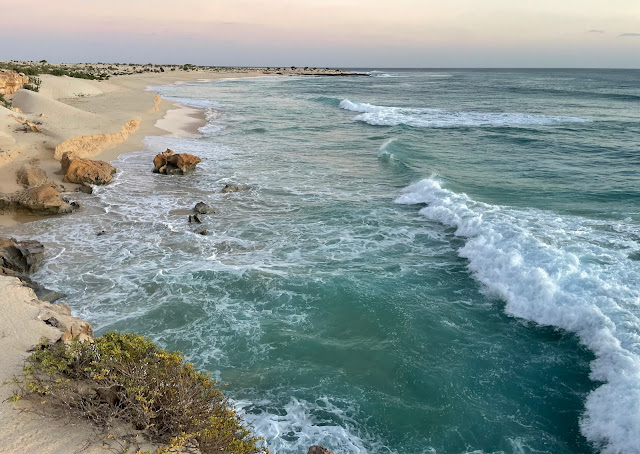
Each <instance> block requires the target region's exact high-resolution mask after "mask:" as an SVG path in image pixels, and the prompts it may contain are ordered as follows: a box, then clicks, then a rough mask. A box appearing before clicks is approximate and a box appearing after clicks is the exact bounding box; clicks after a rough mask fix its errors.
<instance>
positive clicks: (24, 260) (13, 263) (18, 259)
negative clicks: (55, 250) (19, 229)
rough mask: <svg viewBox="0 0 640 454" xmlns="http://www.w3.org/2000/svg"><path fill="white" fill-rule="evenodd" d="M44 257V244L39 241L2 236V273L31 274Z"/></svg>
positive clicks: (0, 246)
mask: <svg viewBox="0 0 640 454" xmlns="http://www.w3.org/2000/svg"><path fill="white" fill-rule="evenodd" d="M43 259H44V246H43V245H42V243H40V242H39V241H16V240H15V239H13V238H4V237H0V268H4V269H5V270H8V272H6V271H2V272H0V274H8V275H10V276H11V275H14V274H31V273H33V272H34V271H36V270H37V269H38V268H39V267H40V265H42V261H43Z"/></svg>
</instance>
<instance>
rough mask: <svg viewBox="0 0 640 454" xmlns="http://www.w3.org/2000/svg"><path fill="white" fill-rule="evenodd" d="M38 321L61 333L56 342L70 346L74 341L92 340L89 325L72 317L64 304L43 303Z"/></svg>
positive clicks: (68, 308) (91, 329) (91, 330)
mask: <svg viewBox="0 0 640 454" xmlns="http://www.w3.org/2000/svg"><path fill="white" fill-rule="evenodd" d="M38 320H42V321H43V322H45V323H46V324H47V325H49V326H53V327H54V328H58V329H59V330H60V331H61V333H62V335H61V336H60V339H59V340H58V342H64V343H65V344H70V343H71V341H73V340H74V339H77V340H78V341H80V342H85V341H91V340H92V339H93V328H92V326H91V324H90V323H89V322H87V321H85V320H82V319H81V318H78V317H73V316H72V315H71V308H70V307H69V306H68V305H67V304H65V303H59V304H51V303H47V302H43V303H42V304H41V309H40V313H39V314H38Z"/></svg>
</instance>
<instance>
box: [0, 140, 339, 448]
mask: <svg viewBox="0 0 640 454" xmlns="http://www.w3.org/2000/svg"><path fill="white" fill-rule="evenodd" d="M81 156H82V154H81V153H80V156H78V154H76V153H74V152H72V151H68V152H65V153H64V154H62V156H61V159H60V162H59V165H60V170H59V171H58V172H59V174H60V176H62V183H59V182H55V181H52V180H51V179H49V177H48V176H47V173H46V172H44V171H43V170H42V169H40V168H39V167H38V166H37V165H34V163H25V164H23V165H22V167H21V168H20V169H19V171H18V172H17V173H16V183H17V184H18V185H20V186H22V188H23V189H21V190H19V191H16V192H14V193H10V194H1V195H0V210H11V211H19V212H24V213H27V214H29V215H32V216H34V215H35V216H49V215H60V214H66V213H71V212H73V211H75V210H77V209H79V208H80V205H79V204H78V203H77V202H75V201H73V200H70V199H68V197H69V192H68V190H67V187H66V186H65V184H67V185H68V184H71V185H78V186H77V188H76V190H78V191H83V192H88V193H91V192H92V188H93V186H95V185H105V184H109V183H110V182H111V181H112V179H113V176H114V175H115V173H116V169H115V167H113V166H111V165H110V164H109V163H107V162H105V161H100V160H92V159H88V158H84V157H81ZM200 161H201V160H200V158H199V157H197V156H194V155H190V154H186V153H180V154H176V153H174V152H173V151H172V150H167V151H165V152H163V153H160V154H158V155H156V156H155V158H154V160H153V166H152V165H151V164H152V163H150V166H149V171H153V172H155V173H158V174H161V175H182V176H184V175H187V174H189V173H191V172H193V171H194V170H195V168H196V165H197V164H198V163H199V162H200ZM248 189H249V187H247V186H243V185H239V184H227V185H226V186H225V187H223V188H221V189H220V192H221V193H224V194H226V193H230V192H236V191H243V190H248ZM65 192H66V193H67V194H66V195H63V193H65ZM192 212H193V214H191V215H189V217H188V219H187V220H186V221H187V222H188V223H190V224H194V225H196V230H195V233H198V234H201V235H207V234H208V232H207V231H206V230H205V229H203V228H201V227H198V226H197V224H200V223H201V222H202V218H201V217H202V216H206V215H214V214H215V213H216V210H215V209H214V208H213V207H211V206H209V205H207V204H205V203H204V202H200V203H198V204H196V205H195V206H194V207H193V208H192ZM44 257H45V246H44V245H43V244H41V243H40V242H38V241H34V240H23V241H19V240H16V239H14V238H7V237H0V287H1V288H2V290H3V292H2V293H3V297H1V298H0V313H2V315H3V317H2V319H3V320H2V323H0V344H2V343H5V342H3V340H4V339H14V338H15V337H17V336H18V335H17V334H15V333H13V332H12V330H14V329H15V328H13V327H15V326H21V325H25V324H29V325H33V326H34V327H32V328H29V329H28V330H24V331H23V332H21V333H20V335H21V336H22V337H23V338H24V340H23V341H22V346H21V347H18V348H15V347H13V348H12V347H10V346H8V345H5V346H4V347H6V350H7V351H11V352H12V355H13V356H12V360H11V361H6V360H3V361H2V364H3V366H5V367H4V375H2V376H1V377H0V378H2V380H3V381H11V380H12V379H14V377H16V376H20V373H21V372H20V371H21V368H22V364H23V361H24V360H25V358H26V357H27V355H28V354H29V352H30V351H32V350H33V348H34V346H35V344H36V343H37V342H38V341H40V340H41V339H42V338H43V337H44V338H45V339H47V341H48V342H49V343H50V344H52V343H53V344H55V343H63V344H70V343H71V342H72V341H73V340H74V339H75V340H78V341H80V342H85V341H86V342H92V341H93V329H92V326H91V324H90V323H88V322H87V321H85V320H82V319H80V318H77V317H73V316H72V315H71V309H70V307H69V306H68V305H67V304H66V303H64V302H63V299H64V297H65V295H64V294H61V293H59V292H56V291H52V290H49V289H46V288H44V287H42V286H40V285H38V284H37V283H36V282H34V281H33V280H32V279H31V278H30V275H31V274H32V273H34V272H35V271H37V269H38V268H39V267H40V265H41V264H42V263H43V261H44ZM9 289H11V291H9ZM5 290H6V291H5ZM16 295H19V296H16ZM6 395H7V391H6V389H5V391H4V396H5V399H4V402H3V403H2V406H0V436H4V435H5V434H7V433H8V432H7V429H6V428H3V427H7V426H10V425H11V423H10V422H9V421H10V420H11V415H12V414H13V412H14V411H15V410H20V411H23V412H24V411H25V410H27V411H35V410H34V408H33V403H28V402H23V403H21V404H16V403H10V402H9V401H8V400H7V397H6ZM0 397H2V396H0ZM43 402H44V401H43ZM11 406H13V407H14V408H13V409H11V408H9V407H11ZM52 412H53V413H52ZM52 417H53V418H62V417H63V416H62V415H61V414H57V413H56V412H55V409H53V410H52V409H50V411H48V412H47V414H46V415H45V416H44V418H45V420H46V419H48V418H52ZM3 418H4V420H3ZM64 418H68V416H64ZM71 420H73V418H71ZM3 421H4V422H3ZM34 422H35V419H33V418H31V419H28V418H27V422H26V423H25V424H27V426H29V427H31V428H30V429H29V430H30V431H31V432H30V433H29V434H28V436H29V437H38V438H39V439H43V440H45V439H47V440H50V439H51V438H52V437H55V434H53V433H52V432H51V430H50V427H47V428H40V427H39V426H38V425H37V424H36V425H35V427H34ZM72 424H79V425H80V426H82V427H83V429H82V431H81V432H79V433H81V434H83V436H85V437H86V438H87V439H88V440H87V444H86V445H85V448H83V450H82V452H90V453H93V452H99V451H98V447H99V449H101V450H102V449H105V448H104V446H105V441H104V440H105V439H108V440H109V442H108V443H107V446H109V449H111V448H112V447H113V446H115V445H117V444H122V443H124V442H125V441H127V440H130V432H131V428H129V429H127V428H126V427H125V428H120V429H121V434H122V437H123V438H119V437H118V436H114V435H113V434H104V433H100V432H99V429H98V428H96V427H92V426H91V425H90V424H89V425H87V424H88V422H87V421H86V420H79V421H76V422H73V423H72ZM91 431H93V434H90V432H91ZM96 431H97V432H96ZM15 433H18V434H20V430H18V432H15V431H14V432H13V433H12V434H11V435H7V436H6V437H4V438H5V443H6V444H5V446H13V448H10V449H13V450H10V451H8V452H21V451H19V449H20V448H18V446H20V445H21V443H23V440H22V438H21V437H22V436H24V434H23V435H19V436H18V438H15ZM139 438H140V436H137V439H138V441H137V442H136V444H135V446H136V447H137V448H138V449H142V448H144V449H149V450H150V451H149V452H155V450H156V449H157V447H156V446H153V445H151V444H150V443H149V442H148V441H145V440H144V439H139ZM143 438H144V437H143ZM127 442H129V441H127ZM69 443H70V444H71V445H73V443H74V442H73V440H71V441H69ZM66 444H67V447H68V443H66ZM52 446H53V447H52ZM48 447H49V449H47V450H46V451H45V450H38V452H47V453H55V454H58V453H60V454H61V453H62V452H66V451H65V449H66V448H65V447H63V446H58V445H56V444H55V443H53V442H52V441H49V442H48ZM29 449H32V448H29ZM74 449H75V448H74ZM182 452H193V453H197V452H198V451H197V449H196V450H194V449H193V448H190V449H189V450H185V451H182ZM308 453H309V454H335V453H333V451H331V450H329V449H327V448H325V447H322V446H312V447H311V448H309V451H308Z"/></svg>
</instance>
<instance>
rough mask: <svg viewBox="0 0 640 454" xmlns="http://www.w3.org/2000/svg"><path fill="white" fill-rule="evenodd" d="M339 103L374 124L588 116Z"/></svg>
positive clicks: (524, 122) (552, 120)
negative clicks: (454, 110)
mask: <svg viewBox="0 0 640 454" xmlns="http://www.w3.org/2000/svg"><path fill="white" fill-rule="evenodd" d="M340 107H341V108H342V109H344V110H348V111H351V112H360V115H357V116H356V117H354V118H353V120H354V121H361V122H364V123H368V124H370V125H373V126H398V125H407V126H413V127H417V128H455V127H478V126H493V127H519V126H531V125H552V124H558V123H585V122H588V121H589V120H587V119H585V118H578V117H562V116H548V115H539V114H527V113H492V112H450V111H446V110H441V109H427V108H407V107H387V106H376V105H374V104H368V103H356V102H352V101H350V100H348V99H344V100H342V102H340Z"/></svg>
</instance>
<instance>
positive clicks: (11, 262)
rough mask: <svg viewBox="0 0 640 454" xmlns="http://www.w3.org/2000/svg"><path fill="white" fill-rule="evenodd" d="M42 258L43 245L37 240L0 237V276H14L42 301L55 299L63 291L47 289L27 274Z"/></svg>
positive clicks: (61, 296) (36, 267) (60, 295)
mask: <svg viewBox="0 0 640 454" xmlns="http://www.w3.org/2000/svg"><path fill="white" fill-rule="evenodd" d="M43 260H44V246H43V245H42V243H40V242H39V241H17V240H15V239H13V238H4V237H0V276H14V277H18V278H20V280H21V281H22V283H23V284H24V285H25V286H26V287H29V288H31V289H32V290H33V291H34V292H35V294H36V296H37V297H38V299H40V300H42V301H49V302H53V301H57V300H59V299H60V298H63V297H65V296H66V295H65V294H64V293H60V292H56V291H54V290H49V289H48V288H45V287H43V286H42V285H40V284H38V283H36V282H34V281H32V280H31V279H29V278H28V277H27V275H29V274H31V273H33V272H35V271H36V270H37V269H38V268H40V265H42V261H43Z"/></svg>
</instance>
